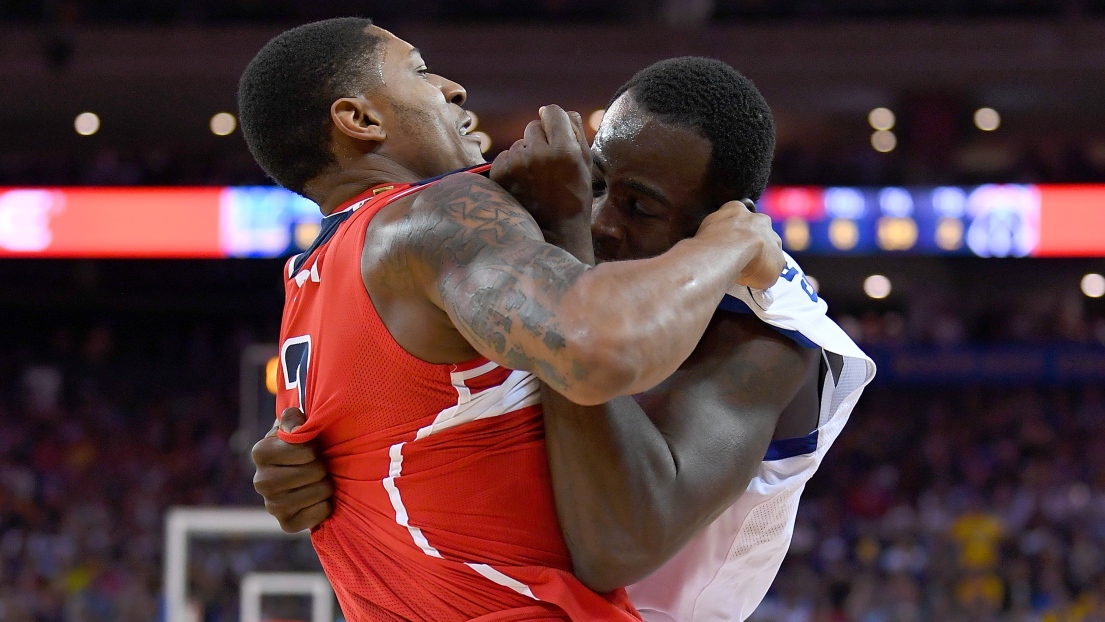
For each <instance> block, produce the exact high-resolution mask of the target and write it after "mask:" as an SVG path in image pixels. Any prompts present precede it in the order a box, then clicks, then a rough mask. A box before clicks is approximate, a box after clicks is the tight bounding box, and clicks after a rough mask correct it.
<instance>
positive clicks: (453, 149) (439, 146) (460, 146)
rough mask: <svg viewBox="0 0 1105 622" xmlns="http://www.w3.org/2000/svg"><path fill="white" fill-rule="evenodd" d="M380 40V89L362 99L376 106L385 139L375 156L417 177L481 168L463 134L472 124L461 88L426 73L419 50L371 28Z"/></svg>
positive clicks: (476, 149)
mask: <svg viewBox="0 0 1105 622" xmlns="http://www.w3.org/2000/svg"><path fill="white" fill-rule="evenodd" d="M369 28H372V29H374V31H373V34H377V35H379V36H381V37H383V39H384V43H383V46H382V50H381V54H380V63H379V66H378V67H372V68H371V69H370V70H375V71H379V72H380V75H379V76H378V80H377V81H378V82H379V86H378V87H376V88H374V89H372V90H371V91H370V92H368V93H366V94H365V96H366V97H367V98H369V99H370V100H371V101H373V103H375V104H377V110H378V112H379V114H380V116H381V126H382V127H383V128H384V130H385V131H386V132H387V137H386V139H385V140H384V141H383V143H381V146H380V148H379V150H378V153H379V154H381V155H385V156H387V157H388V158H390V159H392V160H394V161H396V162H398V163H400V164H402V165H403V166H405V167H407V168H408V169H410V170H411V171H412V172H414V173H416V174H418V175H419V176H421V177H432V176H435V175H440V174H442V173H447V172H450V171H454V170H456V169H459V168H464V167H467V166H473V165H476V164H482V163H483V162H484V158H483V153H482V152H481V151H480V141H479V139H478V138H477V137H476V136H473V135H469V134H468V133H467V131H468V126H470V125H471V123H472V118H471V117H470V116H469V115H468V113H467V112H465V111H464V109H463V108H461V105H463V104H464V100H465V98H466V97H467V93H465V91H464V87H462V86H461V85H459V84H457V83H456V82H453V81H451V80H447V79H445V78H443V77H441V76H439V75H436V74H433V73H430V72H429V71H428V70H427V68H426V63H425V61H424V60H423V59H422V54H421V53H420V52H419V51H418V48H416V47H414V46H412V45H411V44H409V43H407V42H406V41H403V40H402V39H400V38H398V37H396V36H395V35H393V34H391V33H390V32H388V31H386V30H383V29H381V28H376V27H375V26H370V27H369Z"/></svg>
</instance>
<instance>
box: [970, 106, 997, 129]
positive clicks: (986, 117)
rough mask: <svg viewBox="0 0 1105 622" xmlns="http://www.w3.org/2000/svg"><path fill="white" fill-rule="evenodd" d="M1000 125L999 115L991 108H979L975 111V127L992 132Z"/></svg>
mask: <svg viewBox="0 0 1105 622" xmlns="http://www.w3.org/2000/svg"><path fill="white" fill-rule="evenodd" d="M1000 125H1001V115H1000V114H998V111H997V110H994V109H993V108H979V109H978V110H976V111H975V127H977V128H978V129H980V130H982V131H983V132H993V131H994V130H996V129H998V126H1000Z"/></svg>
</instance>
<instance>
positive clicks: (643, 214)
mask: <svg viewBox="0 0 1105 622" xmlns="http://www.w3.org/2000/svg"><path fill="white" fill-rule="evenodd" d="M626 208H627V209H628V210H629V214H630V215H631V216H633V217H634V218H656V214H653V213H651V212H648V211H645V210H644V209H642V208H641V204H640V203H639V202H637V199H630V200H629V201H628V202H627V203H626Z"/></svg>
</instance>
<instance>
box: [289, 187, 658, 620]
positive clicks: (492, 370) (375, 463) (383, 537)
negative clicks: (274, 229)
mask: <svg viewBox="0 0 1105 622" xmlns="http://www.w3.org/2000/svg"><path fill="white" fill-rule="evenodd" d="M430 183H433V182H430ZM426 185H427V184H421V185H414V186H411V185H405V184H404V185H395V186H385V187H382V188H381V187H377V188H374V189H372V190H370V191H369V192H366V193H365V194H363V195H361V196H359V197H357V198H355V199H353V200H352V201H350V202H349V203H348V204H346V205H345V206H343V207H341V208H339V209H338V210H336V211H335V213H334V214H332V215H330V216H328V217H326V218H325V219H324V220H323V225H322V231H321V233H320V235H319V238H318V240H316V242H315V244H314V245H312V248H311V249H310V250H308V251H307V252H306V253H304V254H303V255H300V256H297V257H293V258H292V259H291V260H290V261H289V262H288V265H287V270H286V274H285V276H286V282H285V290H286V299H285V305H284V317H283V322H282V324H281V328H280V343H281V345H280V370H281V374H282V378H281V379H280V381H279V382H278V385H279V386H280V391H279V393H278V395H277V412H279V411H281V410H283V409H284V408H287V407H289V406H301V407H302V408H303V409H304V411H305V412H306V414H307V423H306V424H305V425H304V426H303V427H301V428H300V429H298V430H297V431H296V432H295V433H292V434H284V433H281V434H280V436H281V438H283V439H284V440H286V441H288V442H292V443H302V442H307V441H312V440H314V441H317V442H318V443H319V447H320V449H321V452H322V455H323V457H324V459H325V460H326V463H327V465H328V467H329V470H330V473H331V476H332V477H333V480H334V487H335V490H334V498H333V501H334V513H333V515H331V516H330V518H328V519H327V520H326V521H325V522H323V523H322V524H321V525H320V526H319V527H317V528H316V529H315V530H314V531H313V533H312V534H311V539H312V541H313V543H314V547H315V550H316V551H317V552H318V555H319V558H320V559H321V560H322V565H323V568H324V569H325V570H326V574H327V576H328V577H329V578H330V582H331V583H332V584H333V586H334V590H335V592H336V593H337V596H338V600H339V602H340V603H341V607H342V610H343V612H344V613H345V615H346V617H347V618H348V619H349V620H351V621H355V622H363V621H368V620H432V621H435V622H447V621H452V620H458V621H459V620H473V619H477V620H482V621H488V622H490V621H507V620H565V619H571V620H627V621H628V620H639V616H638V614H637V612H636V610H635V609H634V608H633V606H632V605H631V604H630V603H629V599H628V597H627V596H626V594H625V591H624V590H618V591H616V592H611V593H609V594H605V595H602V596H600V595H598V594H596V593H594V592H592V591H590V590H589V589H587V588H586V587H584V586H583V584H581V583H580V582H579V581H578V580H577V579H576V578H575V577H574V576H573V575H572V574H571V560H570V559H569V556H568V551H567V548H566V546H565V544H564V540H563V537H562V535H561V532H560V527H559V524H558V522H557V519H556V509H555V506H554V503H553V494H552V486H551V483H550V479H549V471H548V464H547V461H546V455H545V439H544V426H543V422H542V416H541V406H540V394H539V389H538V386H539V382H538V380H537V378H536V377H534V376H533V375H532V374H529V373H526V372H520V371H514V370H510V369H506V368H503V367H500V366H499V365H496V364H495V363H493V362H491V361H488V360H487V359H485V358H482V357H481V358H477V359H474V360H471V361H468V362H465V363H460V364H456V365H433V364H429V363H426V362H424V361H422V360H420V359H417V358H415V357H414V356H412V355H411V354H409V353H408V352H406V351H405V350H404V349H403V348H402V347H400V346H399V344H397V343H396V342H395V340H394V339H392V337H391V334H390V333H389V332H388V330H387V328H386V327H385V326H384V324H383V322H382V320H381V319H380V317H379V316H378V315H377V314H376V310H375V308H374V307H373V305H372V301H371V300H370V298H369V296H368V293H367V292H366V291H365V287H364V284H363V281H362V279H361V270H360V262H361V252H362V249H363V247H364V242H365V231H366V229H367V227H368V224H369V222H370V221H371V219H372V217H373V215H374V214H375V213H377V212H378V211H379V210H380V209H381V208H382V207H384V206H385V205H387V204H388V203H390V202H391V201H394V200H396V199H398V198H400V197H403V196H406V195H409V194H411V193H413V192H417V191H418V190H420V189H422V188H425V187H426Z"/></svg>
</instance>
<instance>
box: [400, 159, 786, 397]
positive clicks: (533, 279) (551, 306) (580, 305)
mask: <svg viewBox="0 0 1105 622" xmlns="http://www.w3.org/2000/svg"><path fill="white" fill-rule="evenodd" d="M416 197H417V198H416V199H415V200H414V201H413V203H412V205H411V207H410V209H409V210H408V212H407V214H406V216H405V218H404V222H403V223H402V224H401V226H402V227H403V229H404V230H405V231H406V233H405V234H403V235H398V236H396V237H397V239H399V240H401V242H400V243H399V245H398V247H397V248H396V249H395V255H396V256H397V257H398V258H399V259H400V260H401V263H403V264H404V265H402V266H400V267H398V268H393V271H396V270H401V271H405V272H406V273H408V274H409V275H410V278H412V279H413V280H414V281H415V284H416V286H417V287H419V288H420V290H421V291H422V292H423V293H424V294H425V296H426V297H427V298H428V299H429V300H430V301H431V302H432V303H433V304H434V305H436V306H437V307H438V308H440V309H442V310H443V311H444V312H445V313H446V314H448V317H449V319H450V320H451V321H452V323H453V325H454V326H455V327H456V328H457V329H458V330H459V331H460V334H461V335H463V336H464V338H465V339H466V340H467V341H468V342H469V343H470V344H471V345H472V347H474V348H475V349H476V350H477V351H478V352H479V353H480V354H482V355H484V356H486V357H487V358H489V359H491V360H493V361H495V362H497V363H499V364H501V365H505V366H507V367H510V368H513V369H522V370H527V371H531V372H533V373H535V374H536V375H537V376H539V377H540V378H541V379H542V380H544V381H546V382H548V383H549V385H551V386H552V387H554V388H555V389H556V390H557V391H559V392H560V393H562V394H564V395H565V396H567V397H569V398H570V399H572V400H573V401H576V402H578V403H581V404H597V403H601V402H603V401H606V400H608V399H610V398H612V397H615V396H618V395H628V394H631V393H636V392H639V391H643V390H645V389H648V388H649V387H652V386H655V385H656V384H657V383H659V382H660V381H661V380H663V379H664V378H666V377H667V376H669V375H670V374H671V373H672V372H674V371H675V369H676V368H677V367H678V366H679V364H680V363H681V362H682V361H683V360H684V359H686V358H687V356H688V355H690V353H691V351H692V350H694V347H695V344H697V342H698V339H699V337H701V336H702V332H703V331H704V330H705V329H706V325H707V323H708V322H709V320H710V317H711V316H712V315H713V311H714V309H715V308H716V306H717V304H718V302H719V301H720V300H721V298H722V296H723V294H724V293H725V291H726V290H727V289H728V288H729V287H730V286H731V285H732V284H733V283H735V282H736V280H737V278H738V277H739V276H740V274H741V272H742V270H744V269H745V267H746V266H747V265H748V264H749V263H750V262H752V261H760V260H762V258H763V257H764V256H769V255H771V253H768V252H765V250H764V249H765V248H766V247H767V246H768V245H772V244H777V243H778V238H777V236H775V235H774V234H773V233H771V231H770V222H769V221H767V220H766V217H764V216H762V215H761V214H752V213H750V212H748V210H747V209H746V208H745V207H744V206H743V205H740V204H736V203H734V204H730V205H726V206H723V207H722V209H721V210H719V211H718V212H716V213H714V214H711V215H710V216H709V217H707V219H706V220H705V221H704V222H703V224H702V226H701V227H700V228H699V231H698V233H697V234H696V235H695V237H693V238H690V239H687V240H683V241H681V242H679V243H678V244H676V245H675V246H674V247H673V248H672V249H671V250H670V251H668V252H667V253H664V254H663V255H661V256H659V257H654V258H651V259H644V260H637V261H624V262H616V263H607V264H602V265H599V266H597V267H595V268H591V267H589V266H587V265H586V264H584V263H581V262H580V261H579V260H577V259H576V258H574V257H572V256H571V255H570V254H569V253H567V252H565V251H564V250H561V249H559V248H556V247H554V246H552V245H550V244H547V243H546V242H544V240H543V239H542V238H541V232H540V230H539V228H538V226H537V224H536V223H535V222H534V220H533V218H532V217H531V216H530V215H529V214H528V213H527V212H526V211H525V210H524V209H522V207H521V206H520V205H519V204H518V203H517V202H516V201H515V200H514V199H513V198H512V197H511V196H510V195H508V194H507V193H506V192H505V191H503V189H502V188H501V187H499V186H498V185H496V184H494V183H493V182H491V181H489V180H487V179H485V178H483V177H480V176H478V175H472V174H466V173H462V174H457V175H453V176H450V177H448V178H446V179H443V180H442V181H440V182H437V183H436V184H434V185H433V186H431V187H430V188H427V189H426V190H423V191H421V192H420V193H418V195H416ZM780 256H781V255H780ZM781 269H782V268H781V267H780V270H781Z"/></svg>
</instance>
